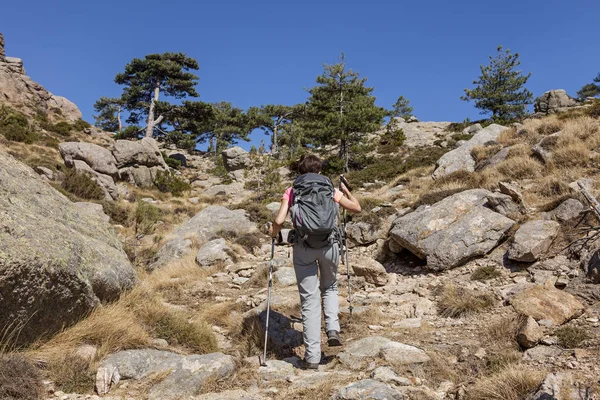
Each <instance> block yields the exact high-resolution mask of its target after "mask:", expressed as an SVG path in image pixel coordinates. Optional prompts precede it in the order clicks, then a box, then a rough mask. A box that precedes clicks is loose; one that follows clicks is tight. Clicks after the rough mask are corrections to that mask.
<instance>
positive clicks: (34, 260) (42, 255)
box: [0, 151, 136, 341]
mask: <svg viewBox="0 0 600 400" xmlns="http://www.w3.org/2000/svg"><path fill="white" fill-rule="evenodd" d="M135 281H136V273H135V270H134V268H133V267H132V265H131V263H130V262H129V260H128V259H127V256H126V255H125V252H124V251H123V249H122V247H121V243H120V241H119V240H118V238H117V236H116V235H115V233H114V232H113V230H112V228H111V227H110V225H108V223H107V222H106V220H105V219H104V218H103V217H102V216H100V215H99V214H98V213H95V212H90V210H89V209H86V208H83V207H80V206H77V205H76V204H75V203H72V202H71V201H69V200H68V199H67V198H66V197H64V196H63V195H62V194H60V193H59V192H57V191H56V190H54V189H53V188H52V187H51V186H49V185H48V184H47V183H45V182H44V181H43V180H42V179H41V178H40V177H39V176H38V174H36V173H35V172H34V171H33V170H32V169H31V168H29V167H27V166H25V165H23V164H21V163H19V162H18V161H17V160H15V159H14V158H13V157H11V156H9V155H7V154H6V153H4V152H2V151H0V303H1V304H2V307H0V330H2V329H3V328H6V327H7V326H9V325H11V324H16V325H13V326H19V324H24V327H23V329H22V331H21V334H20V336H19V338H20V340H22V341H30V340H33V339H35V338H37V337H39V336H45V335H49V334H52V333H55V332H57V331H58V330H60V329H62V328H63V327H65V326H68V325H70V324H72V323H74V322H76V321H77V320H79V319H80V318H81V317H82V316H84V315H86V314H87V313H89V312H90V310H92V309H93V308H94V307H95V306H97V305H98V304H99V303H100V302H101V301H108V300H112V299H116V298H117V297H118V296H119V295H120V293H121V292H122V291H123V290H126V289H129V288H131V287H132V286H133V284H134V282H135Z"/></svg>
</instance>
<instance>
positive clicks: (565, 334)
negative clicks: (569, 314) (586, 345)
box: [554, 325, 590, 349]
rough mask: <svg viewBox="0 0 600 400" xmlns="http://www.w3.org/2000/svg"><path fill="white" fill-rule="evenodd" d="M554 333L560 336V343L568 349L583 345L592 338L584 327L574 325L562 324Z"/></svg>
mask: <svg viewBox="0 0 600 400" xmlns="http://www.w3.org/2000/svg"><path fill="white" fill-rule="evenodd" d="M554 334H555V335H556V336H557V337H558V342H559V344H560V345H561V346H562V347H564V348H566V349H574V348H578V347H581V346H582V344H583V342H585V341H586V340H588V339H589V338H590V334H589V333H588V332H587V331H586V330H585V329H584V328H581V327H578V326H573V325H567V326H561V327H560V328H558V329H557V330H556V332H554Z"/></svg>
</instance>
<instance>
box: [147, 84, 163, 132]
mask: <svg viewBox="0 0 600 400" xmlns="http://www.w3.org/2000/svg"><path fill="white" fill-rule="evenodd" d="M159 95H160V82H156V85H155V86H154V96H153V97H152V102H151V103H150V110H149V111H148V125H146V137H148V138H151V137H152V136H153V135H154V127H155V126H156V121H155V120H154V108H155V106H156V102H157V101H158V96H159Z"/></svg>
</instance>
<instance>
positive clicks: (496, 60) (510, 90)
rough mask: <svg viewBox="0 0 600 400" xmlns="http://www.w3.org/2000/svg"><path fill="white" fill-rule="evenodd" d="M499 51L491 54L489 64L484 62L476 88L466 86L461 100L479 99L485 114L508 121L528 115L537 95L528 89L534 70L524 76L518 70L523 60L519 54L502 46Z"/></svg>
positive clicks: (476, 102)
mask: <svg viewBox="0 0 600 400" xmlns="http://www.w3.org/2000/svg"><path fill="white" fill-rule="evenodd" d="M497 50H498V54H497V55H496V56H495V57H492V56H490V64H489V65H486V66H484V65H480V66H479V68H480V70H481V75H480V76H479V79H477V80H475V81H473V84H474V85H477V87H475V88H474V89H465V95H464V96H461V100H464V101H471V100H474V101H475V107H477V108H479V109H481V110H482V111H481V114H488V113H492V119H493V120H496V121H501V122H507V121H511V120H514V119H519V118H522V117H524V116H525V115H526V108H525V107H526V106H527V104H532V103H533V94H532V93H531V92H530V91H529V90H527V89H526V88H524V85H525V83H527V80H528V79H529V77H530V76H531V73H529V74H527V75H524V74H523V72H521V71H517V70H515V68H516V67H518V66H519V65H520V64H521V62H520V61H519V53H515V54H512V53H511V52H510V50H505V51H503V50H502V46H498V49H497Z"/></svg>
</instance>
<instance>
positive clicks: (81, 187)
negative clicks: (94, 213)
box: [61, 169, 104, 200]
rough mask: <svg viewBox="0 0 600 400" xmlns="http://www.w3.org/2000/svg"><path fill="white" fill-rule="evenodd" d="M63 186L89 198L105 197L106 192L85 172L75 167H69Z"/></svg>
mask: <svg viewBox="0 0 600 400" xmlns="http://www.w3.org/2000/svg"><path fill="white" fill-rule="evenodd" d="M61 188H62V189H64V190H66V191H67V192H69V193H71V194H73V195H75V196H77V197H79V198H81V199H88V200H102V199H104V192H103V191H102V189H101V188H100V186H98V184H97V183H96V182H94V180H92V178H90V177H89V176H88V175H87V174H85V173H79V172H77V171H75V170H74V169H68V170H67V171H66V173H65V179H64V180H63V181H62V183H61Z"/></svg>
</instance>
